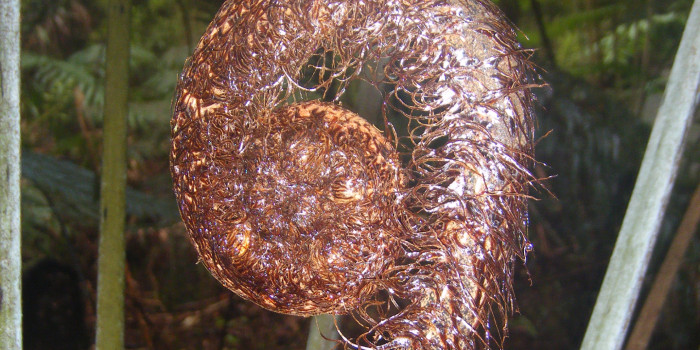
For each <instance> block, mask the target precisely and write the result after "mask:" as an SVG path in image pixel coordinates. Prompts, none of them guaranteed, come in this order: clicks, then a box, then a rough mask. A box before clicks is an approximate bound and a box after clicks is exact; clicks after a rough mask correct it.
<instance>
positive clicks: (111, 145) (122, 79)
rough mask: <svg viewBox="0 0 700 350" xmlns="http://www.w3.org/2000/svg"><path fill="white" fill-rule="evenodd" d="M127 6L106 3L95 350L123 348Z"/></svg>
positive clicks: (125, 0) (116, 0)
mask: <svg viewBox="0 0 700 350" xmlns="http://www.w3.org/2000/svg"><path fill="white" fill-rule="evenodd" d="M129 5H130V3H129V0H113V1H111V2H110V3H109V14H108V36H107V61H106V83H105V84H106V85H105V110H104V145H103V148H104V151H103V158H102V180H101V184H100V189H101V192H100V193H101V196H100V198H101V199H100V244H99V254H100V255H99V262H98V284H97V337H96V339H97V340H96V345H97V349H123V348H124V260H125V255H124V226H125V188H126V129H127V127H126V120H127V101H128V99H127V97H128V72H129Z"/></svg>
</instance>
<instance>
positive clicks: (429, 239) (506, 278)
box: [171, 0, 533, 349]
mask: <svg viewBox="0 0 700 350" xmlns="http://www.w3.org/2000/svg"><path fill="white" fill-rule="evenodd" d="M514 38H515V35H514V32H513V29H512V28H511V27H510V26H509V25H508V24H507V23H506V22H505V21H504V20H503V19H502V17H501V15H500V13H499V12H498V10H497V9H495V8H494V7H493V5H491V4H489V3H486V2H485V1H481V0H471V1H436V0H431V1H428V0H413V1H386V2H385V1H379V0H376V1H320V0H290V1H270V0H259V1H251V2H238V1H226V2H224V4H223V5H222V7H221V9H220V11H219V12H218V13H217V15H216V17H215V18H214V20H213V21H212V23H211V24H210V26H209V28H208V29H207V31H206V33H205V35H204V36H203V37H202V39H201V41H200V42H199V44H198V46H197V48H196V50H195V52H194V54H193V56H192V57H191V58H190V59H189V60H188V62H187V64H186V66H185V69H184V71H183V73H182V75H181V77H180V81H179V84H178V90H177V94H176V97H175V101H174V108H173V109H174V111H173V120H172V138H173V142H172V149H171V172H172V174H173V179H174V185H175V192H176V194H177V198H178V201H179V204H180V211H181V214H182V217H183V220H184V221H185V224H186V226H187V230H188V233H189V235H190V238H191V240H192V242H193V244H194V246H195V248H196V249H197V252H198V254H199V255H200V258H201V260H202V262H203V263H204V264H205V266H207V268H208V269H209V270H210V271H211V272H212V274H213V275H214V276H215V277H216V278H217V279H218V280H219V281H221V282H222V283H223V284H224V285H225V286H226V287H228V288H229V289H231V290H232V291H234V292H236V293H238V294H239V295H241V296H242V297H244V298H246V299H248V300H251V301H253V302H256V303H257V304H259V305H261V306H263V307H265V308H268V309H271V310H273V311H277V312H284V313H290V314H296V315H313V314H318V313H326V312H331V313H348V312H352V311H354V312H356V313H357V315H358V316H359V317H360V318H361V319H363V320H364V321H365V322H366V323H367V326H368V327H369V331H368V333H367V334H366V335H364V336H362V337H360V339H359V341H360V342H364V343H366V344H367V345H368V346H380V347H382V348H435V349H471V348H479V347H490V346H491V343H492V339H491V333H490V329H491V328H492V327H490V326H489V324H490V322H492V321H491V320H492V318H493V312H496V313H498V314H503V315H505V314H506V313H508V311H509V308H511V307H512V300H511V299H512V287H511V280H512V265H513V262H514V259H515V258H516V257H518V256H519V257H521V258H524V255H525V254H526V250H527V246H528V243H527V242H526V238H525V235H524V232H525V226H526V223H527V216H526V198H527V187H528V183H529V181H530V180H531V176H530V175H529V173H528V171H527V166H528V163H530V162H531V160H530V159H531V158H530V157H531V154H532V133H533V131H532V128H533V127H532V120H531V115H530V105H529V104H530V96H529V92H528V90H527V89H528V85H527V83H528V76H527V74H529V71H530V68H529V66H528V63H527V61H526V59H525V58H524V56H523V54H522V52H521V50H520V49H519V47H518V45H517V43H516V42H515V39H514ZM327 53H328V54H327ZM314 57H315V58H316V59H312V58H314ZM328 57H330V58H328ZM309 70H310V71H312V74H310V76H311V77H312V78H311V79H308V80H303V79H302V78H301V77H302V72H303V71H309ZM355 79H364V80H367V81H370V82H372V83H374V84H379V83H383V84H386V86H388V87H390V90H389V91H388V92H386V93H385V94H384V109H383V110H384V118H385V125H387V126H389V123H388V122H387V118H388V115H389V114H397V115H402V116H404V117H405V118H406V119H405V120H406V121H407V130H408V136H407V137H405V139H402V140H397V139H395V138H394V137H393V136H392V137H389V138H387V136H385V135H383V134H382V132H381V131H379V130H378V129H376V128H375V127H373V126H372V125H370V124H369V123H368V122H366V121H364V120H363V119H362V118H360V117H359V116H357V115H355V114H354V113H352V112H349V111H347V110H345V109H344V108H342V107H340V106H338V103H337V101H338V100H339V99H340V95H341V94H337V95H334V96H330V97H331V98H330V100H333V101H336V102H334V103H321V102H316V101H309V102H296V103H289V102H288V101H289V100H305V99H307V98H308V97H306V96H309V95H310V93H309V92H315V91H320V92H323V91H325V93H326V94H328V93H329V91H331V89H329V87H330V86H331V84H333V83H334V82H336V83H339V84H340V87H339V89H338V91H340V92H342V91H343V90H344V89H345V87H346V86H347V84H348V83H349V82H350V81H352V80H355ZM387 132H388V135H390V136H391V135H393V130H392V129H391V128H390V127H389V129H387V130H385V133H387ZM397 141H401V142H399V143H398V144H399V150H400V151H401V152H404V153H405V154H406V156H405V157H403V158H404V159H405V161H403V162H401V161H400V157H399V153H398V151H397V150H396V149H395V146H394V143H396V142H397ZM381 291H384V292H386V293H388V294H389V295H390V297H391V298H393V299H396V300H399V301H400V302H399V304H400V305H402V307H401V309H400V310H399V311H398V312H397V313H396V314H394V315H391V316H384V317H380V318H378V317H377V315H375V314H374V313H372V312H369V311H368V308H370V307H373V306H374V305H376V302H375V301H376V295H377V294H378V293H379V292H381ZM379 315H380V316H381V315H385V314H383V313H381V312H380V313H379ZM497 345H498V346H500V344H498V343H497Z"/></svg>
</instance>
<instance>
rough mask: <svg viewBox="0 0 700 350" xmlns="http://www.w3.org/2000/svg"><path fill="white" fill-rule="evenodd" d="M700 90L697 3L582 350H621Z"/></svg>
mask: <svg viewBox="0 0 700 350" xmlns="http://www.w3.org/2000/svg"><path fill="white" fill-rule="evenodd" d="M699 88H700V2H698V1H695V3H694V4H693V7H692V9H691V11H690V16H689V18H688V21H687V23H686V27H685V31H684V33H683V38H682V39H681V44H680V47H679V48H678V52H677V53H676V58H675V61H674V63H673V68H672V69H671V75H670V77H669V81H668V84H667V86H666V91H665V95H664V100H663V103H662V104H661V108H659V112H658V114H657V116H656V121H655V123H654V128H653V130H652V132H651V136H650V138H649V144H648V145H647V149H646V153H645V154H644V160H643V162H642V166H641V169H640V170H639V175H638V177H637V183H636V184H635V187H634V191H633V192H632V198H631V199H630V203H629V206H628V207H627V213H626V214H625V219H624V220H623V222H622V228H621V229H620V234H619V237H618V238H617V243H616V244H615V250H614V251H613V254H612V257H611V259H610V264H609V266H608V270H607V272H606V274H605V279H604V280H603V286H602V288H601V291H600V293H599V294H598V300H597V301H596V305H595V308H594V309H593V315H592V316H591V320H590V322H589V324H588V329H587V330H586V335H585V337H584V339H583V345H582V346H581V349H585V350H594V349H595V350H598V349H606V350H607V349H620V347H621V346H622V344H623V342H624V340H625V334H626V332H627V327H628V326H629V322H630V318H631V315H632V312H633V311H634V305H635V303H636V302H637V298H638V296H639V289H640V286H641V283H642V279H643V278H644V274H645V273H646V269H647V265H648V262H649V256H650V255H651V251H652V248H653V247H654V243H655V241H656V236H657V234H658V229H659V227H660V225H661V221H662V219H663V216H664V212H665V210H666V206H667V203H668V199H669V196H670V193H671V189H672V188H673V182H674V180H675V177H676V172H677V170H678V163H679V161H680V157H681V154H682V150H683V143H684V142H683V141H684V139H685V136H686V131H687V129H688V128H689V126H690V123H691V121H692V116H693V113H694V111H695V107H696V105H697V103H698V98H697V96H698V91H700V90H699Z"/></svg>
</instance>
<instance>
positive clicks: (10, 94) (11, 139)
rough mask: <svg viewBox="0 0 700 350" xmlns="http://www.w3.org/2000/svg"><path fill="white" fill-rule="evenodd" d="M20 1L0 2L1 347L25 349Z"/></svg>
mask: <svg viewBox="0 0 700 350" xmlns="http://www.w3.org/2000/svg"><path fill="white" fill-rule="evenodd" d="M19 53H20V44H19V0H0V349H7V350H20V349H22V300H21V297H22V295H21V286H20V279H21V276H22V257H21V251H20V241H21V233H20V224H21V222H20V187H19V181H20V142H19V139H20V123H19V80H20V73H19Z"/></svg>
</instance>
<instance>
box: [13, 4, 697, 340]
mask: <svg viewBox="0 0 700 350" xmlns="http://www.w3.org/2000/svg"><path fill="white" fill-rule="evenodd" d="M221 2H222V1H221V0H196V1H195V0H133V5H132V24H131V31H132V34H131V47H132V48H131V62H130V67H131V73H130V77H129V78H130V98H129V101H130V102H129V111H130V112H129V119H128V124H129V136H128V143H129V145H128V147H129V148H128V173H127V176H128V184H129V190H128V192H127V212H128V231H127V232H126V239H127V271H126V308H127V309H126V322H127V325H126V327H127V328H126V347H127V348H129V349H303V348H304V344H305V340H306V336H307V333H308V329H309V326H310V322H309V319H304V318H298V317H291V316H283V315H279V314H274V313H272V312H268V311H265V310H262V309H261V308H259V307H257V306H255V305H253V304H251V303H247V302H243V301H242V300H241V299H240V298H238V297H237V296H235V295H233V294H232V293H230V292H228V291H226V290H225V289H223V288H222V287H220V286H219V285H218V283H217V282H216V281H215V280H214V279H213V278H212V277H211V276H210V275H209V274H208V272H207V271H206V270H205V269H204V268H203V267H202V266H201V265H198V264H196V262H197V259H196V256H195V253H194V251H193V249H192V248H191V247H190V244H189V242H188V241H187V239H186V236H185V232H184V227H183V226H182V224H181V223H180V221H179V215H178V213H177V210H176V206H175V202H174V199H173V195H172V187H171V180H170V175H169V171H168V157H167V153H168V147H169V132H170V131H169V130H170V129H169V128H170V124H169V120H170V102H171V98H172V95H173V92H174V88H175V84H176V80H177V77H178V74H179V72H180V70H181V69H182V66H183V63H184V61H185V58H186V57H187V56H188V55H189V54H190V53H191V52H192V50H193V47H194V45H196V43H197V40H198V38H199V36H200V35H201V34H202V33H203V31H204V28H205V26H206V25H207V24H208V22H209V21H210V20H211V18H212V17H213V15H214V13H215V12H216V10H217V9H218V7H219V6H220V4H221ZM498 5H499V6H500V7H501V8H502V9H503V11H504V12H505V13H506V14H507V16H508V17H509V18H510V19H511V20H512V21H513V22H514V23H515V24H516V25H517V26H518V28H519V29H520V35H521V39H522V40H521V41H522V42H523V43H524V45H525V46H526V47H529V48H537V50H536V51H535V52H534V55H533V61H534V62H535V63H536V64H537V65H538V66H539V67H541V69H540V73H541V74H542V77H543V79H544V80H545V81H546V82H547V83H548V84H549V85H548V87H545V88H542V89H538V91H537V96H538V103H539V107H538V114H539V121H538V133H539V135H540V136H541V135H544V134H547V133H548V132H550V131H551V133H549V135H548V136H547V137H545V138H543V139H542V140H541V141H540V142H539V144H538V146H537V158H538V160H540V161H541V162H542V164H541V165H540V166H538V167H537V169H535V172H536V175H538V176H540V177H546V176H550V175H555V177H554V178H553V179H551V180H550V181H548V183H547V187H548V188H549V190H551V192H552V193H553V194H554V195H555V196H556V198H553V197H552V196H550V195H548V194H547V193H538V194H535V196H536V197H538V198H539V200H536V201H533V202H532V204H531V213H530V222H531V225H530V231H529V234H530V238H531V240H532V242H533V244H534V253H532V254H530V256H529V257H528V260H527V262H526V263H525V264H521V265H522V266H523V267H521V268H520V269H519V273H518V276H516V290H517V298H518V299H517V303H518V306H519V311H520V312H519V313H518V314H516V315H515V316H514V317H513V319H512V320H511V332H510V337H509V339H508V340H507V341H506V348H507V349H576V348H578V346H579V345H580V343H581V341H582V339H583V334H584V332H585V330H586V324H587V322H588V319H589V317H590V315H591V312H592V308H593V304H594V303H595V299H596V296H597V292H598V289H599V288H600V285H601V282H602V278H603V275H604V273H605V268H606V265H607V262H608V259H609V257H610V254H611V252H612V249H613V245H614V242H615V238H616V235H617V233H618V231H619V228H620V224H621V222H622V218H623V215H624V213H625V209H626V205H627V201H628V200H629V197H630V194H631V191H632V188H633V185H634V181H635V177H636V173H637V170H638V167H639V165H640V162H641V159H642V155H643V152H644V148H645V145H646V140H647V138H648V135H649V131H650V129H651V123H652V122H653V119H654V116H655V113H656V109H657V108H658V105H659V103H660V101H661V97H662V93H663V90H664V86H665V84H666V81H667V76H668V73H669V71H670V68H671V64H672V62H673V58H674V55H675V53H676V50H677V48H678V43H679V42H680V37H681V34H682V31H683V28H684V25H685V21H686V19H687V16H688V12H689V9H690V6H691V5H692V0H644V1H626V0H572V1H559V0H501V1H498ZM21 35H22V61H21V63H22V105H21V108H22V146H23V154H22V157H23V163H22V175H23V181H22V220H23V221H22V230H23V232H22V235H23V236H22V239H23V242H22V256H23V264H24V268H23V274H24V281H23V283H24V285H23V288H24V292H23V293H24V295H23V298H24V317H25V329H24V334H25V348H26V349H88V348H89V347H90V346H91V344H92V342H93V341H94V340H93V338H94V325H95V306H94V305H95V292H96V262H97V241H98V220H99V216H98V207H99V204H98V203H99V198H98V197H99V194H98V191H97V189H99V174H100V157H101V154H102V150H101V136H102V114H103V112H102V111H103V101H104V96H103V92H104V61H105V46H104V43H105V38H106V1H105V0H98V1H88V0H54V1H43V0H23V1H22V33H21ZM350 93H352V91H351V92H350ZM350 99H351V100H352V97H351V98H350ZM696 116H697V115H696ZM699 140H700V120H698V118H697V117H696V118H695V122H694V124H693V128H692V129H691V133H690V135H689V137H688V141H687V143H686V148H685V149H686V151H685V156H684V159H683V163H682V167H681V170H680V172H679V176H678V178H677V181H676V187H675V190H674V194H673V195H672V198H671V203H670V207H669V208H670V209H669V212H668V215H667V217H666V219H665V223H664V225H663V227H662V232H661V234H660V236H659V242H658V246H657V249H656V252H655V254H654V256H653V257H652V265H651V269H650V271H649V275H648V276H649V277H647V282H646V283H645V286H646V287H648V285H649V283H650V282H651V280H652V278H653V275H654V273H655V272H656V269H657V268H658V265H659V263H660V261H661V259H663V256H664V254H665V252H666V250H667V249H668V246H669V244H670V241H671V239H672V238H673V235H674V233H675V230H676V228H677V226H678V223H679V221H680V218H681V216H682V215H683V212H684V211H685V210H686V206H687V203H688V200H689V198H690V195H691V193H692V192H693V190H694V188H695V186H697V184H698V180H699V179H700V147H699V146H700V145H699ZM699 262H700V241H699V240H698V237H697V235H696V236H695V238H694V240H693V241H692V243H691V245H690V246H689V248H688V252H687V254H686V256H685V260H684V263H683V265H682V267H681V269H680V271H679V274H678V276H677V278H676V281H675V282H674V285H673V287H672V289H671V291H670V294H669V296H668V300H667V302H666V304H665V307H664V309H663V312H662V315H661V319H660V321H659V323H658V325H657V328H656V330H655V332H654V335H653V337H652V341H651V344H650V349H698V347H699V346H700V335H699V334H698V330H699V329H700V264H699ZM525 265H526V267H527V268H524V266H525ZM646 289H647V288H645V290H646ZM643 293H646V292H644V291H643ZM644 296H645V294H642V299H641V300H643V298H644Z"/></svg>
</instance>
